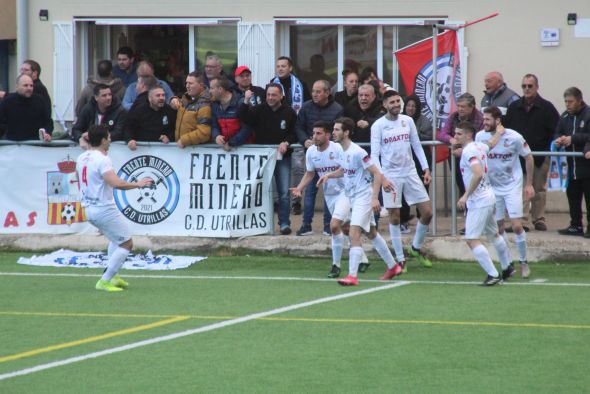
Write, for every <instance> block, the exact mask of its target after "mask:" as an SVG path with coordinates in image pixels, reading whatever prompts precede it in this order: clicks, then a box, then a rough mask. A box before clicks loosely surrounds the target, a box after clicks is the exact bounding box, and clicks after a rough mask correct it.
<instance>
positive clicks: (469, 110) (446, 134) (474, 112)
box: [436, 93, 483, 196]
mask: <svg viewBox="0 0 590 394" xmlns="http://www.w3.org/2000/svg"><path fill="white" fill-rule="evenodd" d="M464 121H468V122H471V124H473V126H474V127H475V130H481V129H482V128H483V116H482V114H481V112H479V110H478V109H477V108H476V107H475V97H473V95H472V94H469V93H463V94H462V95H461V96H459V98H458V99H457V110H456V111H455V112H453V113H451V114H450V115H449V117H448V118H447V121H446V122H445V125H444V126H443V128H442V129H441V130H440V131H439V132H438V133H437V136H436V137H437V138H436V139H437V140H439V141H441V142H444V143H447V144H453V145H455V141H454V139H453V137H454V136H455V129H456V128H457V125H458V124H459V123H460V122H464ZM461 150H462V148H461V147H458V146H457V147H456V149H454V150H453V154H454V155H455V158H454V159H453V157H452V156H451V157H449V165H450V160H455V183H456V184H457V188H458V189H459V194H460V195H461V196H462V195H463V194H465V186H464V185H463V178H462V176H461V170H460V168H459V161H460V158H461Z"/></svg>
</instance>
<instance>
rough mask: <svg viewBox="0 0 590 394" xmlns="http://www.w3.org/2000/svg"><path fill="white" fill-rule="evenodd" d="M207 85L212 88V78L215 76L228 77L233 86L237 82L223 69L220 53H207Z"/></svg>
mask: <svg viewBox="0 0 590 394" xmlns="http://www.w3.org/2000/svg"><path fill="white" fill-rule="evenodd" d="M204 77H205V85H206V86H207V87H208V88H210V87H211V80H212V79H213V78H222V77H223V78H226V79H227V80H228V81H229V84H230V86H231V87H232V88H234V87H235V83H234V81H233V80H232V78H231V77H230V76H229V75H227V74H226V73H225V71H223V64H221V59H220V58H219V55H216V54H215V53H212V54H209V55H207V58H206V59H205V75H204Z"/></svg>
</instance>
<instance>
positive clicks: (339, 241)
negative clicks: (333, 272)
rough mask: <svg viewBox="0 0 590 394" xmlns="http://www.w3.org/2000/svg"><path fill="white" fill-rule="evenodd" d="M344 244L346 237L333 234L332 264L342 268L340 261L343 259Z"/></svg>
mask: <svg viewBox="0 0 590 394" xmlns="http://www.w3.org/2000/svg"><path fill="white" fill-rule="evenodd" d="M343 244H344V235H343V234H342V233H340V234H338V235H334V234H332V264H334V265H335V266H336V267H338V268H340V260H341V259H342V246H343Z"/></svg>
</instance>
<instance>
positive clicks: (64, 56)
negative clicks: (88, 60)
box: [52, 22, 74, 123]
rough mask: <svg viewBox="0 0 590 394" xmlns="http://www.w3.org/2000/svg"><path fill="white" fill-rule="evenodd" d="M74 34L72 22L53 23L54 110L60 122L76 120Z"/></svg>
mask: <svg viewBox="0 0 590 394" xmlns="http://www.w3.org/2000/svg"><path fill="white" fill-rule="evenodd" d="M73 41H74V34H73V24H72V22H54V23H53V45H54V50H53V97H52V101H53V110H54V114H55V117H56V120H57V121H59V122H62V123H63V121H73V120H74V42H73Z"/></svg>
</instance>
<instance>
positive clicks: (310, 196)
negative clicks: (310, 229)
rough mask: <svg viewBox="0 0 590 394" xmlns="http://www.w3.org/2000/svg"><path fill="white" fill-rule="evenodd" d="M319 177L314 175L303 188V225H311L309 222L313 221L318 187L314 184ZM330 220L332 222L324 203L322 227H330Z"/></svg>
mask: <svg viewBox="0 0 590 394" xmlns="http://www.w3.org/2000/svg"><path fill="white" fill-rule="evenodd" d="M319 179H320V177H319V176H318V174H317V173H316V174H315V176H314V177H313V179H312V180H311V182H310V183H309V185H307V187H306V188H305V197H304V198H303V224H304V225H306V224H308V225H311V221H312V220H313V212H314V209H315V198H316V196H317V194H318V187H317V186H316V184H317V183H318V180H319ZM330 220H332V214H331V213H330V210H329V209H328V207H327V206H326V201H324V227H326V226H329V225H330Z"/></svg>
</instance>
